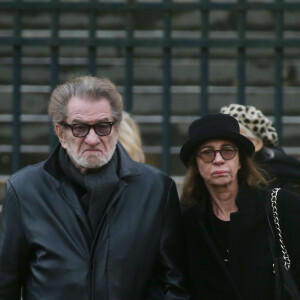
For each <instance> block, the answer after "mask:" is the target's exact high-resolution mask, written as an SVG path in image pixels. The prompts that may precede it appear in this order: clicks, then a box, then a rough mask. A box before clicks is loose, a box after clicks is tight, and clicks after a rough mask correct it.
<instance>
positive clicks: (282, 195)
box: [184, 185, 300, 300]
mask: <svg viewBox="0 0 300 300" xmlns="http://www.w3.org/2000/svg"><path fill="white" fill-rule="evenodd" d="M266 195H267V192H266V191H264V190H258V189H252V188H249V187H248V186H246V185H245V186H243V187H241V188H240V191H239V193H238V196H237V199H236V203H237V205H238V208H239V210H238V212H236V213H232V214H231V221H230V230H229V250H230V253H229V263H228V267H227V266H226V265H225V263H224V261H223V258H222V257H221V256H220V254H219V252H218V250H217V248H216V247H215V244H214V242H213V240H212V238H211V235H210V234H209V231H208V230H207V229H208V222H209V221H208V218H207V215H208V207H209V203H208V199H203V200H202V201H201V202H199V203H198V204H197V205H196V206H194V207H192V208H189V209H188V210H186V211H185V212H184V226H185V234H186V240H187V252H188V265H189V281H190V289H191V292H192V299H193V300H196V299H197V300H198V299H199V300H206V299H207V300H208V299H209V300H214V299H218V300H227V299H228V300H229V299H230V300H235V299H241V300H254V299H255V300H271V299H272V291H273V280H274V274H273V270H272V257H271V253H270V249H269V244H268V235H267V234H268V227H267V219H266V209H265V201H266ZM206 198H207V197H206ZM278 205H279V207H280V209H279V213H280V221H281V226H282V231H283V237H284V241H285V244H286V247H287V251H288V253H289V255H290V258H291V261H292V267H291V271H292V274H293V276H294V278H295V279H296V281H297V284H298V286H299V287H300V239H299V232H300V199H299V198H298V197H297V196H296V195H294V194H292V193H290V192H288V191H286V190H281V191H280V192H279V194H278Z"/></svg>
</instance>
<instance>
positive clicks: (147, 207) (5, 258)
mask: <svg viewBox="0 0 300 300" xmlns="http://www.w3.org/2000/svg"><path fill="white" fill-rule="evenodd" d="M122 110H123V100H122V97H121V95H120V94H119V92H118V91H117V89H116V87H115V85H114V84H113V83H112V82H110V81H109V80H108V79H100V78H96V77H90V76H84V77H79V78H75V79H74V80H71V81H69V82H66V83H64V84H62V85H60V86H58V87H57V88H56V89H55V90H54V91H53V93H52V95H51V98H50V103H49V115H50V116H51V118H52V121H53V124H54V128H55V131H56V134H57V136H58V138H59V142H60V143H59V145H58V146H57V147H56V149H55V150H54V152H53V153H52V154H51V155H50V157H49V158H48V159H47V160H46V161H45V162H41V163H39V164H36V165H33V166H28V167H26V168H24V169H22V170H20V171H19V172H17V173H16V174H14V175H13V176H12V177H11V178H10V179H9V180H8V181H7V185H6V194H5V197H4V202H3V209H2V215H1V219H0V299H1V300H17V299H20V298H21V297H22V299H23V300H48V299H49V300H50V299H51V300H53V299H57V300H60V299H66V300H67V299H68V300H71V299H72V300H77V299H78V300H88V299H118V300H129V299H130V300H141V299H149V300H151V299H170V300H171V299H172V300H175V299H176V300H178V299H182V300H187V299H189V295H188V294H187V292H186V290H185V288H184V280H183V277H184V276H183V270H184V263H185V259H184V253H183V239H182V238H183V235H182V226H181V221H180V220H181V215H180V208H179V200H178V195H177V191H176V186H175V183H174V181H173V180H172V179H171V178H170V177H168V176H167V175H165V174H164V173H162V172H161V171H159V170H157V169H155V168H153V167H151V166H149V165H146V164H141V163H138V162H135V161H133V160H132V159H131V158H130V157H129V155H128V154H127V153H126V151H125V150H124V148H123V147H122V146H121V145H120V144H119V143H118V129H119V125H120V122H121V120H122Z"/></svg>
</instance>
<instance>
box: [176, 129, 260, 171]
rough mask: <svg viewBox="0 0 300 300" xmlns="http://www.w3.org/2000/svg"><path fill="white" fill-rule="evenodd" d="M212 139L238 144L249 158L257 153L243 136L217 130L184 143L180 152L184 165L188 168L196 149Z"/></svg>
mask: <svg viewBox="0 0 300 300" xmlns="http://www.w3.org/2000/svg"><path fill="white" fill-rule="evenodd" d="M212 139H224V140H229V141H231V142H233V143H234V144H236V146H237V147H238V148H239V149H240V150H242V151H243V152H244V153H245V154H246V155H248V156H252V155H253V153H254V151H255V148H254V145H253V143H252V142H251V141H250V140H249V139H248V138H246V137H244V136H243V135H241V134H239V133H234V132H228V131H224V130H215V131H211V132H209V133H207V134H203V133H202V134H201V135H199V136H195V137H193V138H191V139H189V140H188V141H187V142H186V143H184V145H183V146H182V148H181V150H180V159H181V161H182V162H183V164H184V165H185V166H186V167H187V166H188V162H189V160H190V158H191V156H192V155H193V153H194V151H195V148H196V147H197V146H199V145H200V144H202V143H203V142H205V141H208V140H212Z"/></svg>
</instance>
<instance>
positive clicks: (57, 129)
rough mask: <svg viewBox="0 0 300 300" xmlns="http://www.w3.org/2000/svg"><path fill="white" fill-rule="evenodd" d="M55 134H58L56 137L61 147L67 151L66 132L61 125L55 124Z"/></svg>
mask: <svg viewBox="0 0 300 300" xmlns="http://www.w3.org/2000/svg"><path fill="white" fill-rule="evenodd" d="M55 132H56V135H57V137H58V139H59V142H60V144H61V146H62V147H63V148H64V149H66V141H65V138H64V133H65V132H64V130H63V128H62V126H61V125H59V124H55Z"/></svg>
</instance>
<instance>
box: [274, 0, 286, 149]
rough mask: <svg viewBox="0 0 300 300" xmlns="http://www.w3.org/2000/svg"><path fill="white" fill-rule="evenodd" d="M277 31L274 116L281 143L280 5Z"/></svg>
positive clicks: (279, 0) (280, 1)
mask: <svg viewBox="0 0 300 300" xmlns="http://www.w3.org/2000/svg"><path fill="white" fill-rule="evenodd" d="M276 3H277V4H282V3H283V0H276ZM275 18H276V19H275V33H276V47H275V74H274V76H275V77H274V82H275V90H274V106H275V111H274V116H275V127H276V130H277V134H278V142H279V145H281V143H282V113H283V92H282V82H283V81H282V72H283V57H284V53H283V45H282V39H283V21H284V20H283V11H282V9H281V8H279V7H278V10H277V11H276V15H275Z"/></svg>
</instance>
